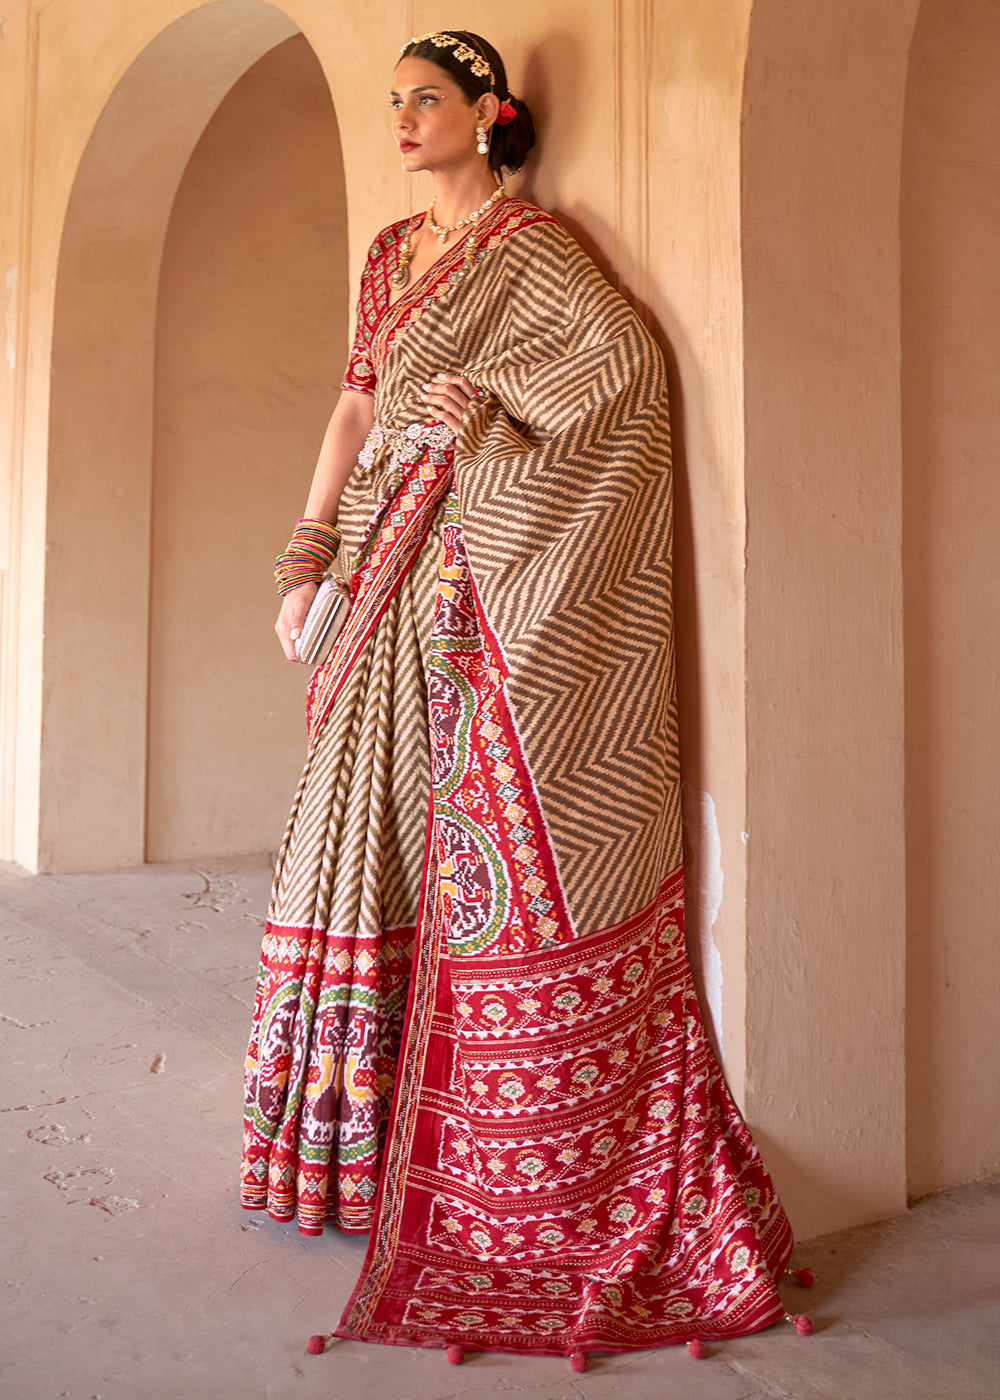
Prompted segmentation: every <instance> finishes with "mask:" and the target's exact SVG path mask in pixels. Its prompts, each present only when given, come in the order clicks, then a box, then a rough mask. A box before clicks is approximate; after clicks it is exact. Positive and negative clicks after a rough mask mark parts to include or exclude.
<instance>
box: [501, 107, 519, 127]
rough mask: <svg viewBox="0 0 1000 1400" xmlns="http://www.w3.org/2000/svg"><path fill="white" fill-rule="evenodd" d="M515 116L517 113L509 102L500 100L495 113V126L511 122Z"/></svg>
mask: <svg viewBox="0 0 1000 1400" xmlns="http://www.w3.org/2000/svg"><path fill="white" fill-rule="evenodd" d="M516 116H517V113H516V112H515V111H514V108H513V107H512V106H511V105H510V103H509V102H501V103H500V110H499V112H498V113H497V126H506V125H507V123H508V122H512V121H513V120H514V118H515V117H516Z"/></svg>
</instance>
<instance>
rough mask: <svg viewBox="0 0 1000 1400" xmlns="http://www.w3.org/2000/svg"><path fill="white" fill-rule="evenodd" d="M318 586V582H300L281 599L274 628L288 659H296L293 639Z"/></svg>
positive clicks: (298, 630)
mask: <svg viewBox="0 0 1000 1400" xmlns="http://www.w3.org/2000/svg"><path fill="white" fill-rule="evenodd" d="M318 588H319V584H318V583H300V584H299V586H298V588H293V589H292V590H291V592H290V593H286V594H285V596H284V597H283V598H282V600H281V612H279V613H278V620H277V622H276V623H275V624H274V630H275V631H276V632H277V634H278V641H279V642H280V643H281V649H282V651H283V652H284V653H285V655H286V656H287V657H288V659H289V661H297V660H298V657H297V656H296V655H295V639H296V637H298V636H299V635H300V633H301V631H302V624H303V623H304V622H305V620H306V613H307V612H308V611H309V609H310V608H311V607H312V600H313V599H314V598H315V597H316V590H317V589H318Z"/></svg>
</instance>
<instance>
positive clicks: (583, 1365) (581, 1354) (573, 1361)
mask: <svg viewBox="0 0 1000 1400" xmlns="http://www.w3.org/2000/svg"><path fill="white" fill-rule="evenodd" d="M569 1364H570V1366H571V1367H572V1369H573V1370H574V1371H585V1370H586V1369H587V1353H586V1352H585V1351H571V1352H570V1354H569Z"/></svg>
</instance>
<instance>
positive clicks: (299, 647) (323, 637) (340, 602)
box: [295, 574, 351, 666]
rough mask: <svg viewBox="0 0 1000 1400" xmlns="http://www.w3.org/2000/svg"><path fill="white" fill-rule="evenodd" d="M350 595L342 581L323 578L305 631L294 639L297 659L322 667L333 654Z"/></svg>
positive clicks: (309, 613)
mask: <svg viewBox="0 0 1000 1400" xmlns="http://www.w3.org/2000/svg"><path fill="white" fill-rule="evenodd" d="M350 605H351V599H350V594H349V593H348V591H347V585H346V583H344V581H343V579H340V578H335V577H334V576H333V575H332V574H324V575H323V581H322V583H321V584H320V586H319V588H317V590H316V597H315V598H314V599H313V601H312V607H311V608H310V609H309V611H308V613H307V614H306V620H305V622H304V623H303V624H302V631H301V632H300V633H299V635H298V636H297V637H296V639H295V659H296V661H302V662H304V663H305V664H306V665H307V666H320V665H322V663H323V662H324V661H325V660H326V658H327V657H328V656H329V655H330V652H331V651H332V650H333V644H334V642H335V641H336V640H337V638H338V636H339V635H340V629H341V628H342V627H343V625H344V621H345V619H346V617H347V612H348V609H349V608H350Z"/></svg>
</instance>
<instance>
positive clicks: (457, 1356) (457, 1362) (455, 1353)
mask: <svg viewBox="0 0 1000 1400" xmlns="http://www.w3.org/2000/svg"><path fill="white" fill-rule="evenodd" d="M445 1354H446V1355H447V1357H448V1363H449V1365H451V1366H461V1364H462V1362H463V1361H464V1360H465V1348H464V1347H460V1346H459V1345H458V1343H457V1342H452V1344H451V1346H450V1347H449V1348H448V1350H447V1352H446V1353H445Z"/></svg>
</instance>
